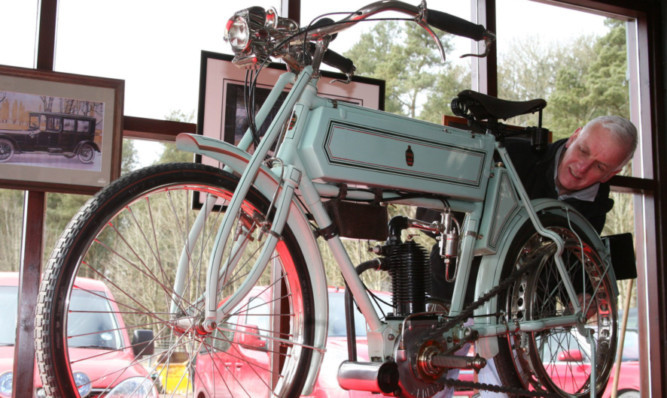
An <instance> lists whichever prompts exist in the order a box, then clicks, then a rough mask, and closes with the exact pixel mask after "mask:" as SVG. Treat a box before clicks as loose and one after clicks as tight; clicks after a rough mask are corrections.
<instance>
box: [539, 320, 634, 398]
mask: <svg viewBox="0 0 667 398" xmlns="http://www.w3.org/2000/svg"><path fill="white" fill-rule="evenodd" d="M619 319H620V316H619ZM637 330H638V329H637V309H636V308H634V309H631V310H630V312H629V313H628V327H627V330H626V332H625V341H624V344H623V356H622V358H621V372H620V377H619V379H618V394H617V397H618V398H639V397H640V393H639V391H640V375H639V335H638V331H637ZM573 336H574V337H573ZM619 336H620V334H619ZM575 339H576V336H575V333H567V335H565V334H564V336H563V338H562V339H557V340H558V347H555V346H554V347H545V352H544V355H543V356H542V358H551V357H552V356H553V358H556V360H555V361H552V362H550V363H549V365H546V364H545V367H546V369H547V371H548V372H550V375H551V379H552V380H553V381H554V382H555V383H557V384H558V385H559V386H560V387H561V389H563V390H565V391H568V392H572V393H574V391H570V390H576V388H577V386H581V385H582V384H583V383H584V382H585V381H586V380H587V379H588V378H589V377H590V372H591V367H590V356H589V354H588V353H586V352H582V351H580V350H579V348H581V347H586V345H585V343H583V342H576V341H575ZM579 339H580V338H579ZM552 343H553V342H552ZM569 343H571V344H569ZM553 345H555V344H553ZM573 347H577V349H574V348H573ZM573 363H576V364H578V365H577V366H572V365H573ZM615 371H616V366H615V365H614V367H613V368H612V370H611V376H610V378H609V383H608V384H607V388H606V389H605V391H604V393H603V394H602V395H598V396H600V397H602V398H609V397H611V392H612V385H613V382H614V374H615Z"/></svg>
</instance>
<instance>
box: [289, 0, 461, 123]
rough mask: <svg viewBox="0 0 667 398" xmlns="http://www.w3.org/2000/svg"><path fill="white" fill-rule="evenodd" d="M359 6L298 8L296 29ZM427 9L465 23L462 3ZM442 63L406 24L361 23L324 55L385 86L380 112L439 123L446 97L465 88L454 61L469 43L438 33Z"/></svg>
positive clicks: (424, 37)
mask: <svg viewBox="0 0 667 398" xmlns="http://www.w3.org/2000/svg"><path fill="white" fill-rule="evenodd" d="M363 5H364V3H359V2H358V1H351V0H343V1H338V2H333V3H327V2H324V3H322V2H317V3H316V2H302V13H301V19H302V21H301V23H302V25H306V24H308V23H310V22H312V21H313V20H314V19H315V18H317V17H318V16H322V15H324V14H327V13H330V12H341V14H335V15H329V16H328V17H329V18H331V19H333V20H340V19H343V18H345V16H346V15H348V14H349V13H350V12H353V11H356V10H357V9H359V8H360V7H362V6H363ZM429 5H430V7H431V8H433V9H436V10H438V11H442V12H446V13H449V14H452V15H455V16H458V17H460V18H463V19H466V20H470V19H471V6H470V2H468V1H460V2H447V3H446V4H443V3H437V4H436V3H434V2H431V3H429ZM374 17H375V18H402V19H405V18H407V16H406V15H403V14H398V13H382V14H376V15H375V16H374ZM438 37H439V38H440V40H441V42H442V45H443V47H444V51H445V54H446V61H445V62H443V61H442V58H441V55H440V52H439V51H438V49H437V47H436V44H435V41H434V40H433V39H432V38H431V37H430V36H429V34H428V33H426V31H425V30H424V29H422V28H420V27H419V26H418V25H416V24H414V23H412V22H410V23H405V22H396V21H392V22H386V21H385V22H375V21H373V22H362V23H359V24H357V25H355V26H354V27H352V28H350V29H348V30H346V31H343V32H340V33H339V34H338V36H337V37H336V39H335V40H334V42H332V44H331V45H330V49H332V50H334V51H336V52H338V53H341V54H343V55H345V56H347V57H348V58H350V59H351V60H352V61H353V62H354V64H355V66H356V67H357V72H356V74H357V75H360V76H367V77H373V78H377V79H381V80H385V82H386V96H385V110H387V111H389V112H394V113H399V114H403V115H407V116H411V117H416V118H420V119H424V120H428V121H431V122H434V123H441V122H442V116H443V114H445V113H450V114H451V112H450V110H449V103H450V102H451V99H452V97H453V96H454V95H455V94H456V93H458V92H459V91H461V90H463V89H467V88H470V86H471V73H470V70H471V61H470V59H469V58H465V59H461V58H460V56H461V55H463V54H467V53H470V52H471V46H472V41H471V40H469V39H463V38H459V37H456V36H453V35H450V34H446V33H443V32H438Z"/></svg>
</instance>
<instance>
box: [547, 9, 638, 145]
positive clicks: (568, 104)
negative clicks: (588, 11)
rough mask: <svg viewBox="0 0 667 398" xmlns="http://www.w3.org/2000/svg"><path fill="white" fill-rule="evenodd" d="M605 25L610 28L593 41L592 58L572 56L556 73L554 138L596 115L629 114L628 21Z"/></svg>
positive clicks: (553, 108)
mask: <svg viewBox="0 0 667 398" xmlns="http://www.w3.org/2000/svg"><path fill="white" fill-rule="evenodd" d="M605 24H606V25H607V26H608V27H609V28H610V31H609V33H607V34H606V35H604V36H602V37H600V38H599V39H598V40H596V41H595V42H594V44H593V46H592V48H591V50H590V52H589V53H588V56H589V57H579V58H576V59H574V58H573V59H572V60H571V61H569V62H566V63H565V64H564V65H563V66H562V68H561V69H560V70H558V72H557V75H556V84H555V89H554V92H553V94H552V95H551V97H550V99H549V103H550V105H549V107H550V112H551V114H552V115H553V118H554V124H553V126H552V130H553V131H554V137H566V136H568V135H570V134H571V133H572V132H573V131H574V130H575V129H576V128H578V127H581V126H583V125H584V124H585V123H586V122H588V121H589V120H590V119H592V118H594V117H597V116H602V115H607V114H614V115H619V116H624V117H628V115H629V106H628V84H627V77H626V76H627V75H626V72H627V54H626V43H625V23H624V22H623V21H618V20H611V19H609V20H607V21H606V22H605ZM582 41H583V40H582ZM582 45H585V44H584V43H582Z"/></svg>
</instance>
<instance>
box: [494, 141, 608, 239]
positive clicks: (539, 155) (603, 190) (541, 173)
mask: <svg viewBox="0 0 667 398" xmlns="http://www.w3.org/2000/svg"><path fill="white" fill-rule="evenodd" d="M566 141H567V140H565V139H563V140H559V141H556V142H554V143H553V144H549V146H548V147H547V149H546V151H545V152H537V151H534V150H533V149H532V148H531V146H530V142H528V141H527V140H516V139H515V140H512V139H507V140H506V142H505V147H506V148H507V152H508V153H509V155H510V158H511V159H512V162H513V163H514V167H515V168H516V170H517V173H519V177H520V178H521V182H522V183H523V185H524V187H525V188H526V191H527V192H528V196H529V197H530V198H531V199H538V198H552V199H557V198H558V194H557V192H556V186H555V183H554V179H553V175H554V167H555V164H556V162H555V158H556V153H557V152H558V149H559V148H560V147H562V146H563V145H565V142H566ZM565 202H567V203H569V204H570V205H572V206H573V207H574V208H575V209H577V211H579V212H580V213H581V215H583V216H584V217H585V218H586V219H587V220H588V221H589V222H590V223H591V224H592V225H593V227H594V228H595V230H596V231H597V232H598V233H600V232H602V228H603V227H604V223H605V220H606V217H607V212H609V210H611V208H612V207H613V206H614V201H613V200H612V199H611V198H609V184H608V183H601V184H600V187H599V189H598V193H597V196H596V197H595V200H594V201H593V202H588V201H584V200H579V199H574V198H569V199H566V200H565Z"/></svg>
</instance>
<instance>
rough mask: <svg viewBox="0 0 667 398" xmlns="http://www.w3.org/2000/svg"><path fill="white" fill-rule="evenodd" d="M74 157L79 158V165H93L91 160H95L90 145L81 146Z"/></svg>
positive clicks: (93, 151)
mask: <svg viewBox="0 0 667 398" xmlns="http://www.w3.org/2000/svg"><path fill="white" fill-rule="evenodd" d="M76 155H77V156H78V157H79V162H81V163H86V164H88V163H93V159H95V148H93V146H92V145H90V144H81V147H79V150H78V151H77V152H76Z"/></svg>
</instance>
